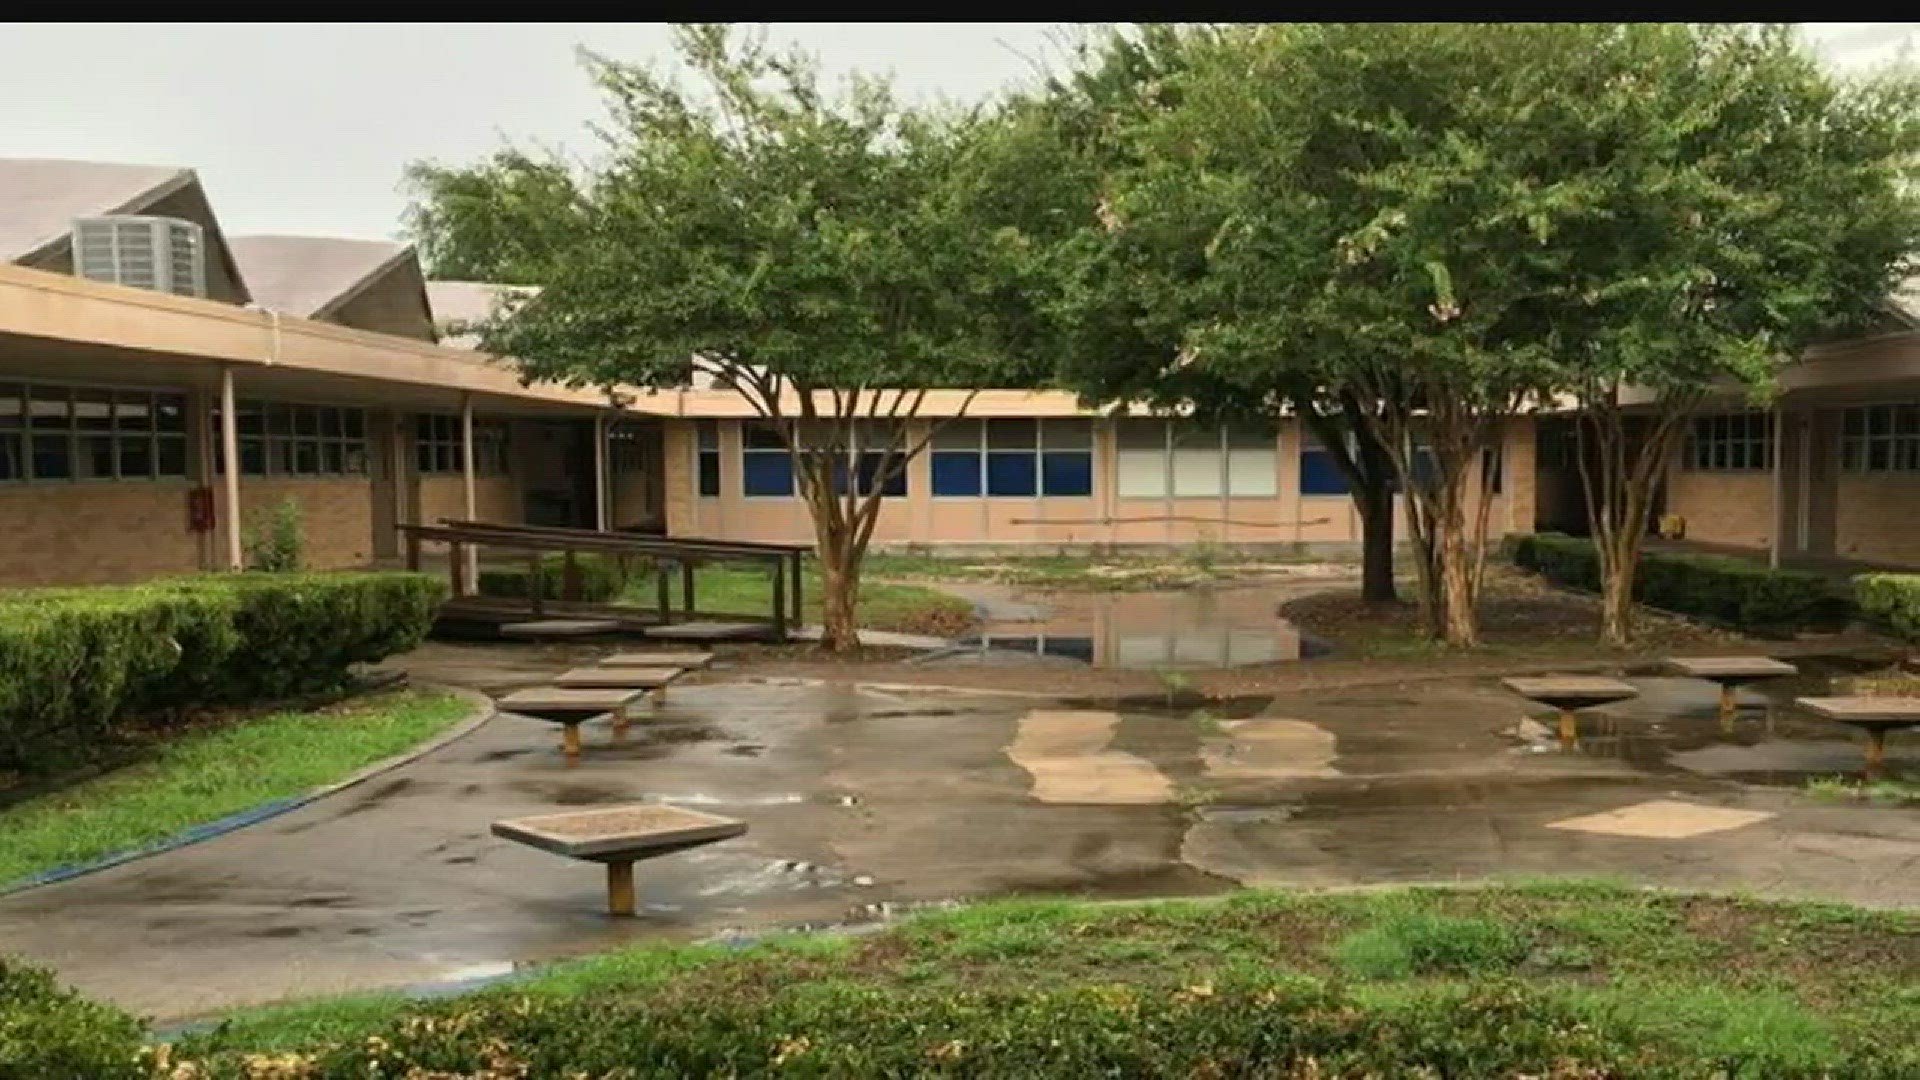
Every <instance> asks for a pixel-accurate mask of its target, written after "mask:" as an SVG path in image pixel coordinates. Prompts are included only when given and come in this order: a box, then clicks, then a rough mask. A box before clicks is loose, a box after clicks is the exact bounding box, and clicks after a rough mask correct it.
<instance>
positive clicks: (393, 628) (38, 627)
mask: <svg viewBox="0 0 1920 1080" xmlns="http://www.w3.org/2000/svg"><path fill="white" fill-rule="evenodd" d="M444 588H445V586H443V585H442V584H441V583H440V582H439V581H438V580H437V579H435V578H431V577H427V576H426V575H422V574H407V573H348V574H232V575H206V576H203V577H195V578H186V579H179V580H172V581H160V582H154V583H152V584H147V585H135V586H105V587H99V588H86V589H79V588H67V589H36V590H26V591H21V592H14V593H8V594H4V595H0V769H33V768H44V767H49V766H57V765H59V764H63V763H65V762H66V761H68V760H71V759H72V758H74V757H77V756H84V755H85V754H86V753H87V752H88V751H89V750H91V749H93V744H94V742H95V740H97V738H98V737H99V736H101V735H103V734H105V733H107V732H108V731H110V730H111V728H112V727H113V725H114V723H115V722H116V721H118V720H120V719H122V718H124V717H127V716H131V715H147V714H158V713H164V712H167V711H171V710H179V709H182V708H185V707H188V706H196V705H217V704H252V703H256V702H262V701H270V700H273V699H276V698H283V697H286V696H288V695H291V694H297V693H302V692H306V691H312V690H319V689H324V688H327V687H330V686H337V685H339V684H340V683H341V682H342V681H343V680H344V679H345V677H346V674H347V669H348V667H349V666H350V665H352V664H354V663H357V662H365V661H373V660H379V659H382V658H384V657H387V656H391V655H392V654H394V653H396V652H402V651H405V650H407V649H410V648H412V647H414V646H415V645H417V644H419V642H420V640H421V639H422V638H423V637H424V636H425V635H426V632H427V629H428V628H429V627H430V626H431V625H432V623H433V616H434V612H435V609H436V608H437V607H438V606H439V603H440V601H441V599H442V598H443V596H444V591H443V590H444Z"/></svg>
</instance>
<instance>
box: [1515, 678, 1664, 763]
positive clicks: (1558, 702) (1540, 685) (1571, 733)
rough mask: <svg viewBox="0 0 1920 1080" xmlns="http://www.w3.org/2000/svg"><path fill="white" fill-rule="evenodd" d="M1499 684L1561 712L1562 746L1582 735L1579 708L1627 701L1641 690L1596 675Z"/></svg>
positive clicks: (1528, 679) (1616, 680)
mask: <svg viewBox="0 0 1920 1080" xmlns="http://www.w3.org/2000/svg"><path fill="white" fill-rule="evenodd" d="M1500 685H1502V686H1504V687H1506V688H1507V689H1508V690H1511V691H1513V692H1514V693H1516V694H1519V695H1520V696H1521V697H1523V698H1526V699H1528V700H1529V701H1537V702H1539V703H1540V704H1542V705H1547V706H1550V707H1552V708H1554V709H1556V710H1558V711H1559V713H1560V745H1562V746H1572V745H1573V743H1574V741H1575V740H1576V739H1578V738H1579V737H1580V723H1579V721H1578V720H1577V719H1575V717H1574V715H1573V714H1574V711H1575V710H1576V709H1591V708H1593V707H1594V706H1595V705H1605V704H1607V703H1608V702H1613V701H1625V700H1626V699H1627V698H1630V697H1634V696H1635V695H1637V694H1639V693H1640V691H1639V690H1636V689H1634V687H1633V685H1632V684H1630V683H1624V682H1621V681H1620V680H1619V679H1608V678H1604V677H1601V676H1596V675H1540V676H1533V677H1515V678H1509V679H1501V680H1500Z"/></svg>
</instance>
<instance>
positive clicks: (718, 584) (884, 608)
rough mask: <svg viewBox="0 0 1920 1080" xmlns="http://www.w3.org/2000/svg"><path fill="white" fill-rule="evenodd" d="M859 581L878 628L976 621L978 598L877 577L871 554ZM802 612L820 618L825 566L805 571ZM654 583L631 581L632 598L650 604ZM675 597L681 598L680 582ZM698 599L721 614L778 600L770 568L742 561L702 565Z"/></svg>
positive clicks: (757, 609)
mask: <svg viewBox="0 0 1920 1080" xmlns="http://www.w3.org/2000/svg"><path fill="white" fill-rule="evenodd" d="M868 563H869V565H868V568H867V570H866V573H865V575H864V578H865V580H863V581H862V582H861V585H860V601H859V607H858V611H857V617H858V619H859V622H860V625H861V626H864V627H868V628H870V629H874V630H898V631H903V632H906V633H926V634H956V633H960V632H962V631H964V630H966V629H967V627H968V626H970V625H971V624H972V621H973V604H972V602H970V601H967V600H964V599H961V598H960V597H958V596H954V595H953V594H951V593H945V592H941V591H940V590H939V589H936V588H932V587H930V586H926V585H911V584H897V583H892V582H881V581H876V580H874V578H875V577H877V576H879V575H877V574H876V573H875V571H874V570H873V568H872V565H871V564H872V559H869V560H868ZM802 576H803V578H804V581H803V583H802V588H801V600H802V603H803V613H804V615H805V618H806V620H807V621H808V622H812V623H817V622H819V621H820V598H821V595H822V590H821V586H820V572H819V571H818V570H817V569H815V568H814V567H813V566H811V565H809V566H808V567H807V569H806V571H805V573H804V574H803V575H802ZM654 588H655V586H654V583H653V581H652V579H650V578H643V579H642V580H639V581H636V582H635V583H634V584H632V585H630V586H628V590H627V602H628V603H631V604H640V605H647V606H651V605H652V604H653V603H654ZM674 588H675V589H676V592H675V593H674V602H675V603H676V604H677V603H679V593H678V591H677V590H678V588H679V584H678V582H675V583H674ZM694 599H695V602H696V603H697V604H698V606H699V608H700V610H701V611H702V612H706V613H712V614H716V615H721V614H741V615H765V614H766V613H767V611H768V609H769V608H770V607H771V606H772V603H773V580H772V577H771V576H770V575H769V574H768V572H767V571H765V570H760V569H749V568H746V567H739V566H725V565H718V566H702V567H700V568H699V569H697V570H696V571H695V572H694Z"/></svg>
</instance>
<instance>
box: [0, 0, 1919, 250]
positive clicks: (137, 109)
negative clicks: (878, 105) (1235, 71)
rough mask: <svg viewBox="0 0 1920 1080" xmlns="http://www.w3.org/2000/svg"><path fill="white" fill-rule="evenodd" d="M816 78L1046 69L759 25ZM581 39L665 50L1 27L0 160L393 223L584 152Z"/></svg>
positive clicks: (623, 53)
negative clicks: (527, 160) (409, 198)
mask: <svg viewBox="0 0 1920 1080" xmlns="http://www.w3.org/2000/svg"><path fill="white" fill-rule="evenodd" d="M770 32H771V34H772V35H773V36H774V37H775V38H776V39H784V40H791V41H797V42H799V43H800V44H801V45H803V46H805V47H806V48H808V49H810V50H813V51H815V52H817V53H818V54H819V55H820V57H821V60H822V62H823V63H824V64H825V65H826V67H827V69H828V70H829V71H835V72H838V71H847V70H851V69H860V70H864V71H871V72H891V73H892V74H893V76H894V78H895V81H896V83H897V85H898V86H899V87H900V88H901V89H902V90H904V91H906V92H907V93H909V94H912V95H914V96H918V97H929V96H946V97H952V98H965V99H972V98H978V97H982V96H985V95H989V94H992V93H994V92H995V91H996V90H998V89H1000V88H1001V87H1004V86H1006V85H1008V84H1009V83H1012V82H1015V81H1019V80H1025V79H1031V78H1032V75H1033V70H1034V69H1033V66H1032V63H1031V60H1032V59H1033V58H1038V57H1042V56H1048V55H1054V56H1057V55H1058V52H1057V49H1056V48H1055V47H1054V46H1053V44H1052V43H1053V42H1054V41H1056V40H1057V39H1058V35H1059V31H1058V29H1057V28H1052V27H1050V26H1049V25H1048V24H1041V23H946V24H941V23H864V24H827V23H811V24H797V23H796V24H778V23H777V24H774V25H773V26H772V27H771V30H770ZM1809 37H1810V38H1811V39H1812V40H1813V41H1814V42H1815V43H1816V45H1817V46H1818V47H1820V48H1821V49H1822V51H1823V52H1824V53H1826V54H1827V55H1828V56H1829V57H1830V58H1831V59H1832V60H1833V61H1834V62H1835V63H1836V64H1839V65H1841V66H1845V67H1854V66H1865V65H1872V64H1877V63H1880V62H1883V61H1886V60H1890V59H1893V58H1894V57H1895V56H1896V55H1898V54H1899V52H1900V50H1901V49H1902V48H1903V47H1905V48H1910V49H1912V48H1916V47H1920V23H1819V24H1809ZM575 45H586V46H588V47H590V48H592V49H594V50H595V51H597V52H601V53H605V54H607V55H609V56H612V57H615V58H617V59H623V60H645V59H652V58H661V57H665V56H666V55H667V54H668V52H669V31H668V29H667V28H666V27H665V26H663V25H659V24H630V23H629V24H589V23H568V24H541V25H530V24H513V25H487V24H479V25H473V24H469V25H451V26H448V25H431V26H428V25H405V24H378V25H294V24H273V25H262V26H236V25H226V26H218V25H187V26H167V25H139V26H118V25H112V24H87V25H60V24H46V25H33V26H28V25H17V24H16V25H10V26H8V27H6V28H5V30H4V31H0V156H7V157H59V158H81V159H87V160H94V161H125V162H139V163H144V164H162V165H188V166H192V167H194V168H196V169H198V170H199V172H200V177H201V180H202V181H203V182H204V183H205V185H206V188H207V192H208V195H209V197H210V198H211V199H212V201H213V205H214V210H215V212H216V213H217V214H218V215H219V216H220V220H221V223H222V224H223V226H225V228H226V230H227V231H228V232H229V233H232V234H247V233H310V234H322V235H332V236H354V237H364V238H369V239H373V238H381V237H391V236H393V235H395V234H396V233H397V232H398V230H399V217H400V210H401V208H402V206H403V205H404V199H403V197H402V196H401V194H400V192H399V189H398V182H399V178H400V171H401V169H402V168H403V167H404V166H405V165H406V164H407V162H409V161H413V160H416V159H421V158H428V159H436V160H440V161H446V162H461V161H467V160H471V159H473V158H476V157H478V156H480V155H483V154H485V153H487V152H488V151H490V150H492V149H494V148H495V147H497V146H499V145H500V144H501V142H502V140H503V138H505V137H508V136H511V137H512V138H513V139H515V140H516V141H539V142H543V143H560V144H563V145H569V146H575V147H585V146H586V145H587V144H588V139H587V137H586V136H585V135H584V134H583V130H582V125H583V124H584V123H585V122H586V121H587V120H589V119H593V118H596V117H597V116H598V111H599V110H598V102H597V100H596V98H595V95H594V93H593V91H592V89H591V88H590V87H589V86H588V85H587V83H586V80H585V79H584V78H583V77H582V75H581V72H580V70H579V68H578V66H577V65H576V64H575V61H574V55H573V48H574V46H575Z"/></svg>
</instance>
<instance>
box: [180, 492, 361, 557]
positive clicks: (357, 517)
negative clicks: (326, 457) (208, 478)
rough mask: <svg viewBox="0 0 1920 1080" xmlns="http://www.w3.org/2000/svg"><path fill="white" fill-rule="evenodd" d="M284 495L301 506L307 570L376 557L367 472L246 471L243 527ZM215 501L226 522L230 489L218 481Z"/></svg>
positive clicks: (243, 495) (277, 503)
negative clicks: (299, 474)
mask: <svg viewBox="0 0 1920 1080" xmlns="http://www.w3.org/2000/svg"><path fill="white" fill-rule="evenodd" d="M285 498H291V499H293V501H294V502H295V503H297V504H299V506H300V515H301V525H302V527H303V528H304V530H305V533H306V541H307V543H306V549H305V551H304V553H303V554H304V557H305V560H306V567H307V569H309V570H338V569H342V568H348V567H358V566H366V565H367V564H368V563H370V562H371V561H372V560H373V483H372V481H370V480H368V479H366V478H365V477H358V478H340V479H326V480H320V479H293V478H284V477H260V476H242V477H241V478H240V507H241V517H240V525H241V528H242V529H245V528H246V527H247V526H248V525H250V524H251V523H252V522H253V521H254V519H255V516H256V515H257V514H260V513H261V512H263V511H266V510H268V509H270V508H272V507H274V506H277V505H279V503H280V501H281V500H282V499H285ZM214 504H215V507H216V510H215V513H216V515H219V516H218V517H217V518H216V520H218V521H222V522H224V521H225V520H226V518H225V514H226V512H227V507H226V491H225V488H224V486H222V485H220V484H215V485H214ZM222 527H224V526H222ZM221 535H222V536H224V535H225V534H224V533H223V534H221ZM222 542H224V541H222Z"/></svg>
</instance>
